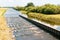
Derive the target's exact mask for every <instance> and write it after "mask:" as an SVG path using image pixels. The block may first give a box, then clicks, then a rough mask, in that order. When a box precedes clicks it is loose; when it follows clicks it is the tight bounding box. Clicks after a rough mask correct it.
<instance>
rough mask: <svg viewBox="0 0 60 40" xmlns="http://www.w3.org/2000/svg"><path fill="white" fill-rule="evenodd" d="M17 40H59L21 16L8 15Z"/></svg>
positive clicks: (8, 21) (8, 20) (7, 18)
mask: <svg viewBox="0 0 60 40" xmlns="http://www.w3.org/2000/svg"><path fill="white" fill-rule="evenodd" d="M6 20H7V23H8V25H9V27H11V28H13V29H14V30H13V31H14V35H15V38H16V40H58V39H56V38H54V37H53V36H52V35H50V34H49V33H46V32H45V31H43V30H42V29H40V28H38V27H36V26H35V25H33V24H32V23H30V22H28V21H26V20H25V19H23V18H21V17H6Z"/></svg>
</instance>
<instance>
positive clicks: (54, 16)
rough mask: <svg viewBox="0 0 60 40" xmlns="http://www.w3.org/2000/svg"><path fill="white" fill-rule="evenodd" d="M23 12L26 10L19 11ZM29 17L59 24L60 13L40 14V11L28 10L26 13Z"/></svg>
mask: <svg viewBox="0 0 60 40" xmlns="http://www.w3.org/2000/svg"><path fill="white" fill-rule="evenodd" d="M21 12H22V13H23V14H26V12H27V11H21ZM26 15H27V14H26ZM27 16H28V17H29V18H33V19H37V20H40V21H43V22H46V23H49V24H51V25H60V14H51V15H47V14H42V13H34V12H30V13H28V15H27Z"/></svg>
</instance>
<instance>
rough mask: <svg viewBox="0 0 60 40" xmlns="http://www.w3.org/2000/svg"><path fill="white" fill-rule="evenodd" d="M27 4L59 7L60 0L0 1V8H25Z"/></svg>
mask: <svg viewBox="0 0 60 40" xmlns="http://www.w3.org/2000/svg"><path fill="white" fill-rule="evenodd" d="M29 2H33V3H34V4H35V5H36V6H37V5H43V4H47V3H50V4H59V5H60V0H0V6H1V7H6V6H10V7H12V6H25V5H27V3H29Z"/></svg>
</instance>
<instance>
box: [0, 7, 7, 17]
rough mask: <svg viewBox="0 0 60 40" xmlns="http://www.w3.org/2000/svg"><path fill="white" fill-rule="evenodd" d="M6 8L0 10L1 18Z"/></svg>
mask: <svg viewBox="0 0 60 40" xmlns="http://www.w3.org/2000/svg"><path fill="white" fill-rule="evenodd" d="M6 10H7V8H0V16H3V15H4V13H5V12H6Z"/></svg>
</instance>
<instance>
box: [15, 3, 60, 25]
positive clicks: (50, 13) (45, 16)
mask: <svg viewBox="0 0 60 40" xmlns="http://www.w3.org/2000/svg"><path fill="white" fill-rule="evenodd" d="M15 9H17V10H18V11H20V12H22V13H23V14H26V15H27V16H28V17H29V18H34V19H37V20H40V21H44V22H46V23H49V24H52V25H60V6H59V5H53V4H45V5H42V6H34V4H33V3H28V4H27V6H25V7H16V8H15Z"/></svg>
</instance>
